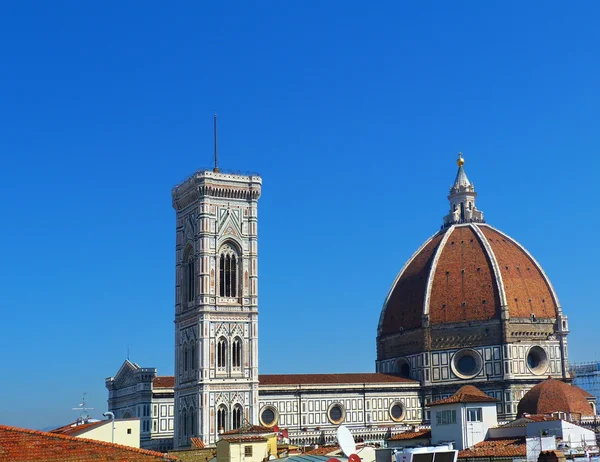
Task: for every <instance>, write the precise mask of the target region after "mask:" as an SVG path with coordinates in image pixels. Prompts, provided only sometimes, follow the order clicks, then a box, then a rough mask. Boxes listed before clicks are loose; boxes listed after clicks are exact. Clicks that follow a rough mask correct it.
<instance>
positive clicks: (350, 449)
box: [336, 425, 356, 458]
mask: <svg viewBox="0 0 600 462" xmlns="http://www.w3.org/2000/svg"><path fill="white" fill-rule="evenodd" d="M336 435H337V440H338V444H339V445H340V448H342V452H343V453H344V455H345V456H346V457H348V458H349V457H350V456H351V455H353V454H354V453H355V452H356V443H355V442H354V437H353V436H352V433H350V430H348V427H346V426H345V425H340V426H339V427H338V429H337V432H336Z"/></svg>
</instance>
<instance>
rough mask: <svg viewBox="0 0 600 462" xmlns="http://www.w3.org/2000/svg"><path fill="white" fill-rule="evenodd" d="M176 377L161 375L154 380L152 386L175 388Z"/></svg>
mask: <svg viewBox="0 0 600 462" xmlns="http://www.w3.org/2000/svg"><path fill="white" fill-rule="evenodd" d="M174 386H175V377H174V376H172V375H159V376H157V377H154V380H152V388H173V387H174Z"/></svg>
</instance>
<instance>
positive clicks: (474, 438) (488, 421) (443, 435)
mask: <svg viewBox="0 0 600 462" xmlns="http://www.w3.org/2000/svg"><path fill="white" fill-rule="evenodd" d="M470 408H481V414H482V415H481V417H482V421H481V422H468V421H467V411H468V409H470ZM448 410H449V411H456V423H454V424H446V425H438V423H437V412H441V411H448ZM497 425H498V418H497V413H496V403H456V404H444V405H441V406H434V407H433V408H432V412H431V443H432V444H439V443H444V442H448V441H453V442H454V445H455V446H454V447H455V448H456V449H458V450H463V449H465V448H468V447H471V446H474V445H475V444H477V443H480V442H481V441H483V440H484V439H485V438H486V436H487V433H488V430H489V429H490V427H495V426H497Z"/></svg>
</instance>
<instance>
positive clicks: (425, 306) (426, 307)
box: [423, 225, 455, 316]
mask: <svg viewBox="0 0 600 462" xmlns="http://www.w3.org/2000/svg"><path fill="white" fill-rule="evenodd" d="M454 228H455V226H454V225H452V226H451V227H450V228H448V230H447V231H446V233H445V234H444V237H443V238H442V242H440V245H438V247H437V249H435V256H434V257H433V262H432V263H431V268H429V275H428V276H427V287H426V288H425V300H424V302H423V316H429V304H430V303H431V287H432V286H433V279H434V276H435V270H436V269H437V265H438V262H439V261H440V256H441V255H442V251H443V250H444V248H445V247H446V243H447V242H448V239H449V238H450V236H451V234H452V233H453V232H454Z"/></svg>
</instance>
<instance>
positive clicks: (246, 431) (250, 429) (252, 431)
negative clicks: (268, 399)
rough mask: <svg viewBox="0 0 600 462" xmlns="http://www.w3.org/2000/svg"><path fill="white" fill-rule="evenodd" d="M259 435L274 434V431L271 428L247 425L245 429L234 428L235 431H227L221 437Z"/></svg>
mask: <svg viewBox="0 0 600 462" xmlns="http://www.w3.org/2000/svg"><path fill="white" fill-rule="evenodd" d="M261 433H275V430H273V428H271V427H263V426H262V425H249V426H247V427H241V428H236V429H235V430H228V431H226V432H224V433H222V434H223V435H248V434H261Z"/></svg>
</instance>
